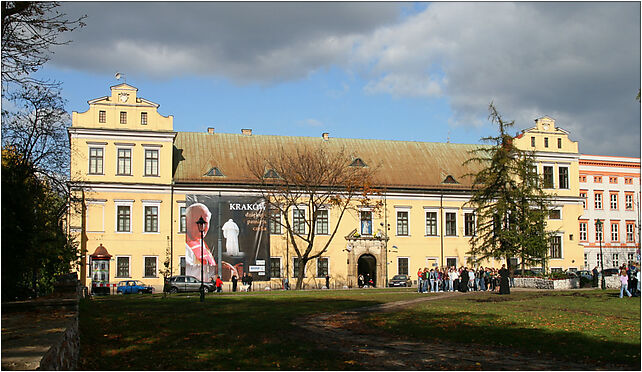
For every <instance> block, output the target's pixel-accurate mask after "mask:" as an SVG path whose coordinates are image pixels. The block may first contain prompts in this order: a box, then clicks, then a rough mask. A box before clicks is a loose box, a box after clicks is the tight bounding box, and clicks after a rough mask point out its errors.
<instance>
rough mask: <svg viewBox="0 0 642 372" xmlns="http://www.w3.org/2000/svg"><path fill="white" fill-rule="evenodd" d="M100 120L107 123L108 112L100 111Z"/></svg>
mask: <svg viewBox="0 0 642 372" xmlns="http://www.w3.org/2000/svg"><path fill="white" fill-rule="evenodd" d="M98 122H99V123H105V122H107V112H106V111H103V110H100V111H98Z"/></svg>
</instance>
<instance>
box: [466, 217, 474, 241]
mask: <svg viewBox="0 0 642 372" xmlns="http://www.w3.org/2000/svg"><path fill="white" fill-rule="evenodd" d="M464 235H466V236H473V235H475V214H474V213H464Z"/></svg>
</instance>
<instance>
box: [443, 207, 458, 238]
mask: <svg viewBox="0 0 642 372" xmlns="http://www.w3.org/2000/svg"><path fill="white" fill-rule="evenodd" d="M456 235H457V213H455V212H446V236H456Z"/></svg>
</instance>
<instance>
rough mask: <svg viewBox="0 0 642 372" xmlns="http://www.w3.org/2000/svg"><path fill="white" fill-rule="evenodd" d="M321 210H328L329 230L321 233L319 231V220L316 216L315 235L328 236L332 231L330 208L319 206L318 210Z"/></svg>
mask: <svg viewBox="0 0 642 372" xmlns="http://www.w3.org/2000/svg"><path fill="white" fill-rule="evenodd" d="M319 211H326V212H327V213H328V232H327V233H320V232H319V231H317V221H318V220H317V219H316V218H315V219H314V234H315V235H319V236H328V235H330V231H332V229H331V228H330V208H328V207H323V208H317V212H319ZM317 217H318V216H317Z"/></svg>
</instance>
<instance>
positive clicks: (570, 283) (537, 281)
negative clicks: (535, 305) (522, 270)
mask: <svg viewBox="0 0 642 372" xmlns="http://www.w3.org/2000/svg"><path fill="white" fill-rule="evenodd" d="M514 283H515V285H514V286H515V287H517V288H536V289H575V288H580V280H579V279H578V278H572V279H556V280H552V279H541V278H515V281H514Z"/></svg>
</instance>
